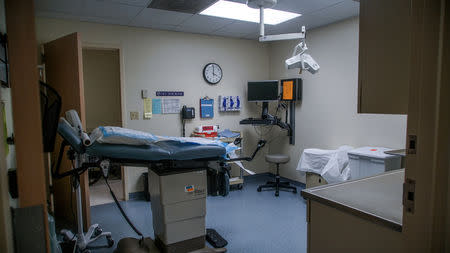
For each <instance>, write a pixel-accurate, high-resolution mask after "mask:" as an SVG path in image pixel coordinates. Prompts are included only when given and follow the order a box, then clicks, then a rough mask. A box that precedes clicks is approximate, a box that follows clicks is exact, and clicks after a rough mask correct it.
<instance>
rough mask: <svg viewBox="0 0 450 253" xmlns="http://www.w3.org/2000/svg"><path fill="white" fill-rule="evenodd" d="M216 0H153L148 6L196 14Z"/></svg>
mask: <svg viewBox="0 0 450 253" xmlns="http://www.w3.org/2000/svg"><path fill="white" fill-rule="evenodd" d="M215 2H217V0H153V1H151V2H150V4H149V5H148V6H147V7H148V8H153V9H160V10H166V11H177V12H184V13H190V14H197V13H199V12H201V11H203V10H204V9H206V8H208V7H209V6H211V5H212V4H214V3H215Z"/></svg>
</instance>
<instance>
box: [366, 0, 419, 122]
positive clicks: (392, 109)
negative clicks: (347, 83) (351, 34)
mask: <svg viewBox="0 0 450 253" xmlns="http://www.w3.org/2000/svg"><path fill="white" fill-rule="evenodd" d="M410 12H411V0H396V1H392V0H361V1H360V24H359V25H360V27H359V77H358V78H359V80H358V82H359V83H358V113H385V114H407V112H408V98H409V80H410V64H411V57H410V55H411V52H410V51H411V46H410V45H411V38H412V36H411V24H410V20H411V18H410V16H411V15H410Z"/></svg>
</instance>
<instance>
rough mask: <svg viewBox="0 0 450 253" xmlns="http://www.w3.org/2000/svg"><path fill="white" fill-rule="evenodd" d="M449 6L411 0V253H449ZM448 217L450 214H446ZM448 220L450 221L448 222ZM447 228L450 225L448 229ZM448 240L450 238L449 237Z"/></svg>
mask: <svg viewBox="0 0 450 253" xmlns="http://www.w3.org/2000/svg"><path fill="white" fill-rule="evenodd" d="M449 15H450V4H449V2H448V1H446V0H439V1H438V0H412V17H413V19H412V26H413V27H414V40H413V41H412V43H413V46H412V50H411V52H412V54H411V55H412V61H411V62H412V68H411V83H410V85H411V86H410V87H411V88H410V97H409V106H408V129H407V134H408V139H409V141H408V142H407V147H408V155H407V157H406V170H405V179H406V180H407V182H412V183H413V184H407V185H411V187H408V192H407V193H406V194H405V193H404V194H405V197H406V200H407V201H406V206H405V205H404V211H403V235H404V237H405V250H404V252H408V253H415V252H417V253H419V252H450V249H449V248H445V247H449V245H448V242H447V243H446V239H445V233H446V230H447V232H448V227H446V223H445V222H446V215H448V211H447V208H448V206H447V205H448V203H447V201H448V196H447V194H449V193H448V188H447V187H448V184H449V182H448V180H449V176H448V173H449V159H448V157H449V152H450V150H449V129H450V125H449V120H450V103H449V96H450V94H449V80H450V78H449V71H448V70H449V66H450V50H449V46H448V45H450V27H449V26H450V17H449ZM446 212H447V214H446ZM447 219H449V217H447ZM447 224H448V223H447ZM447 236H448V235H447Z"/></svg>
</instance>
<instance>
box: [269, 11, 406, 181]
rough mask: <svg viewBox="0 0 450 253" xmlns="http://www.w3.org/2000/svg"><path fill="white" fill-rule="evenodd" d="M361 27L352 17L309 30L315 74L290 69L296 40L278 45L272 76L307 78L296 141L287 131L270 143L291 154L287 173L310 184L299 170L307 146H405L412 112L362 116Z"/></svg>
mask: <svg viewBox="0 0 450 253" xmlns="http://www.w3.org/2000/svg"><path fill="white" fill-rule="evenodd" d="M358 29H359V23H358V18H352V19H349V20H345V21H342V22H339V23H335V24H331V25H328V26H325V27H321V28H318V29H314V30H310V31H308V33H307V45H308V47H309V51H308V53H310V54H311V56H312V57H313V58H314V59H315V60H316V61H317V62H318V63H319V65H320V67H321V69H320V71H319V72H318V73H317V74H315V75H312V74H310V73H309V72H304V73H303V74H301V75H299V74H298V70H286V69H285V66H284V60H285V59H287V58H288V57H290V56H291V55H292V49H293V48H294V46H295V44H296V42H295V41H289V42H276V43H273V44H272V46H271V50H270V78H272V79H282V78H293V77H301V78H303V100H302V102H301V103H298V104H297V106H296V129H295V131H296V139H295V141H296V145H295V146H291V145H289V144H288V143H289V142H288V138H287V137H285V135H284V134H283V135H282V136H281V137H279V138H277V140H276V141H274V142H273V143H272V145H270V151H271V152H273V153H275V152H281V153H288V154H290V156H291V161H290V162H289V163H288V164H287V165H285V166H283V168H282V169H281V175H282V176H285V177H288V178H291V179H294V180H299V181H302V182H305V178H304V174H300V173H299V172H298V171H296V168H297V164H298V161H299V159H300V155H301V153H302V152H303V150H304V149H305V148H321V149H336V148H337V147H339V146H341V145H351V146H354V147H360V146H366V145H371V146H383V147H389V148H404V146H405V142H406V141H405V136H406V116H404V115H375V114H357V94H358V81H357V80H358V40H359V39H358ZM382 74H383V73H382V72H380V75H382ZM386 92H389V91H386ZM277 132H279V131H278V129H275V130H274V134H275V136H276V134H277Z"/></svg>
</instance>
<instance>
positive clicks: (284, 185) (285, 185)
mask: <svg viewBox="0 0 450 253" xmlns="http://www.w3.org/2000/svg"><path fill="white" fill-rule="evenodd" d="M266 162H268V163H275V164H276V165H277V174H276V175H275V182H271V181H270V182H267V184H265V185H260V186H258V189H257V190H258V192H260V191H261V190H262V189H263V188H274V189H275V196H277V197H278V196H279V195H280V189H291V190H293V193H294V194H295V193H297V188H295V187H294V186H290V185H289V182H280V164H285V163H288V162H289V156H287V155H266Z"/></svg>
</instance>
